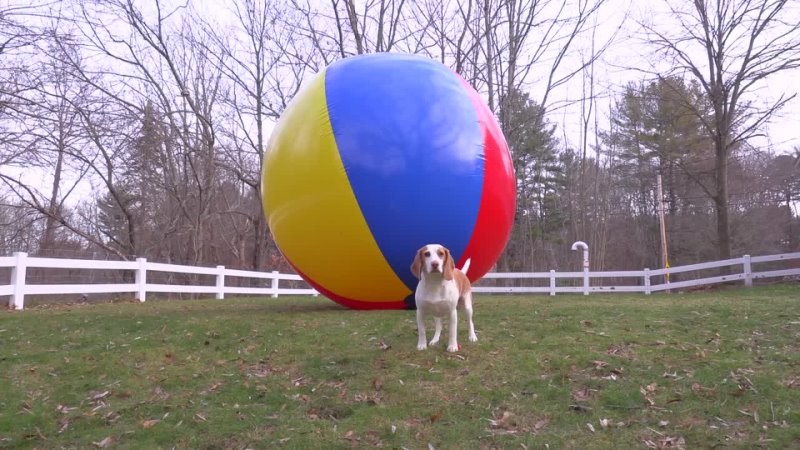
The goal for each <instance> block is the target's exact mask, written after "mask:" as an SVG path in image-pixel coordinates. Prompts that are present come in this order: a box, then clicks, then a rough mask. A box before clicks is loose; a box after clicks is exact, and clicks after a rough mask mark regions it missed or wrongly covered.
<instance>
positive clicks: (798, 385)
mask: <svg viewBox="0 0 800 450" xmlns="http://www.w3.org/2000/svg"><path fill="white" fill-rule="evenodd" d="M783 385H784V386H786V387H787V388H789V389H800V379H797V378H790V379H788V380H783Z"/></svg>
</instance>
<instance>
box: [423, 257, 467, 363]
mask: <svg viewBox="0 0 800 450" xmlns="http://www.w3.org/2000/svg"><path fill="white" fill-rule="evenodd" d="M469 263H470V260H467V261H466V262H465V263H464V267H463V268H462V269H461V270H458V269H456V268H455V263H454V262H453V257H452V256H451V255H450V250H448V249H446V248H445V247H443V246H441V245H439V244H429V245H426V246H424V247H422V248H421V249H419V251H417V256H416V257H415V258H414V262H413V263H412V264H411V272H413V273H414V276H416V277H417V278H419V283H418V284H417V290H416V292H415V294H414V299H415V300H416V302H417V331H418V332H419V340H418V341H417V350H425V349H426V348H428V345H436V344H438V343H439V336H440V335H441V333H442V317H447V318H448V320H449V327H450V330H449V331H450V335H449V336H448V341H447V351H448V352H456V351H458V341H457V339H456V337H457V327H456V325H457V322H458V312H457V307H460V308H463V309H464V312H466V315H467V325H468V327H469V340H470V342H475V341H477V340H478V337H477V336H476V335H475V326H474V325H473V324H472V287H471V286H470V283H469V279H467V275H466V273H467V270H468V269H469ZM427 315H432V316H433V317H434V323H435V325H436V330H435V332H434V333H433V339H431V341H430V343H427V337H426V336H425V322H424V319H425V317H426V316H427Z"/></svg>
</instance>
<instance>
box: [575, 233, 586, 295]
mask: <svg viewBox="0 0 800 450" xmlns="http://www.w3.org/2000/svg"><path fill="white" fill-rule="evenodd" d="M579 248H580V249H583V295H589V245H588V244H586V242H583V241H575V243H573V244H572V250H578V249H579Z"/></svg>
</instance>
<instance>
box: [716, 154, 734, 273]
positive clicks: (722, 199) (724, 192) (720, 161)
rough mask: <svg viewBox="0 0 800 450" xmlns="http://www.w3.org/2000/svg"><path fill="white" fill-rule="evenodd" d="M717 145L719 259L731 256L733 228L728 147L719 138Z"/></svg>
mask: <svg viewBox="0 0 800 450" xmlns="http://www.w3.org/2000/svg"><path fill="white" fill-rule="evenodd" d="M715 145H716V147H717V148H716V168H715V169H716V178H717V193H716V196H715V197H714V205H715V207H716V213H717V245H718V247H719V259H729V258H730V257H731V230H730V222H729V215H728V154H727V153H728V149H727V148H726V146H725V143H724V142H723V141H722V140H720V139H718V140H717V142H715Z"/></svg>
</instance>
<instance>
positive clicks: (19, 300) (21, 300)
mask: <svg viewBox="0 0 800 450" xmlns="http://www.w3.org/2000/svg"><path fill="white" fill-rule="evenodd" d="M14 259H15V260H16V261H15V262H14V267H12V268H11V285H12V286H14V287H13V291H12V293H11V298H9V300H8V306H9V307H11V308H14V309H22V308H24V307H25V280H26V278H27V274H28V254H27V253H25V252H14Z"/></svg>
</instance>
